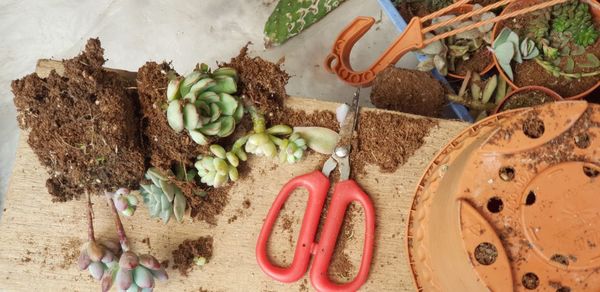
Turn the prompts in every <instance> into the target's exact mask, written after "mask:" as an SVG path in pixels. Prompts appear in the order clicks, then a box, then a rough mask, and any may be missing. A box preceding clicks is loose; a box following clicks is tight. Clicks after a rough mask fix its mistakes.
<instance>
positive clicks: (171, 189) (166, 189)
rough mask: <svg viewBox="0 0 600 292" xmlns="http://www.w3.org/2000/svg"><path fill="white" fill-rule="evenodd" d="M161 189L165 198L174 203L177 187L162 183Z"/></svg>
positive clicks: (162, 181)
mask: <svg viewBox="0 0 600 292" xmlns="http://www.w3.org/2000/svg"><path fill="white" fill-rule="evenodd" d="M160 188H161V189H162V191H163V193H164V194H165V196H166V197H167V198H168V199H169V201H173V196H175V189H176V188H177V187H176V186H175V185H173V184H170V183H168V182H167V181H164V180H161V181H160Z"/></svg>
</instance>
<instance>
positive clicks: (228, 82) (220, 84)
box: [210, 76, 237, 94]
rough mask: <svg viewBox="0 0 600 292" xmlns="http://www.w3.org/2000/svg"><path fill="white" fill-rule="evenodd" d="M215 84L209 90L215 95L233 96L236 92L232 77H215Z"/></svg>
mask: <svg viewBox="0 0 600 292" xmlns="http://www.w3.org/2000/svg"><path fill="white" fill-rule="evenodd" d="M215 81H216V84H215V85H213V86H212V87H211V88H210V90H211V91H214V92H216V93H228V94H233V93H236V92H237V84H236V82H235V79H233V77H229V76H216V77H215Z"/></svg>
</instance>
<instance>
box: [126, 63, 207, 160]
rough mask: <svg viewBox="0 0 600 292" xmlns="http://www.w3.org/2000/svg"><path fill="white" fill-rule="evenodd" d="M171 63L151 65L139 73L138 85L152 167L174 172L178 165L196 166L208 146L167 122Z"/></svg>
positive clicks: (143, 124) (144, 67)
mask: <svg viewBox="0 0 600 292" xmlns="http://www.w3.org/2000/svg"><path fill="white" fill-rule="evenodd" d="M171 71H173V69H172V68H171V67H170V65H169V64H167V63H161V64H158V63H155V62H148V63H146V64H145V65H144V66H143V67H141V68H140V69H139V70H138V74H137V86H138V92H139V98H140V105H141V108H142V123H141V125H142V127H143V131H144V136H145V138H146V141H145V142H146V144H147V146H149V151H150V164H151V165H153V166H155V167H158V168H161V169H170V168H171V166H172V165H173V164H174V163H184V164H185V165H193V164H194V162H195V160H196V156H197V155H198V154H199V153H203V152H206V150H207V149H208V148H207V146H202V145H198V144H196V143H195V142H194V141H193V140H192V139H191V138H190V136H189V135H188V133H187V132H186V131H182V132H181V133H176V132H175V131H173V129H171V126H169V123H168V121H167V115H166V113H165V111H166V107H165V106H166V104H167V84H168V78H167V73H168V72H171Z"/></svg>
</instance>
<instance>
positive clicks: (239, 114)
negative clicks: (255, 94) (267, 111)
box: [233, 103, 244, 124]
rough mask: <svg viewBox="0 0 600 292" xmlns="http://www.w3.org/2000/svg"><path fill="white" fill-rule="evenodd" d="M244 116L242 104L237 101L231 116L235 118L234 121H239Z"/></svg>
mask: <svg viewBox="0 0 600 292" xmlns="http://www.w3.org/2000/svg"><path fill="white" fill-rule="evenodd" d="M243 117H244V106H243V105H242V104H241V103H239V104H238V106H237V108H235V113H233V118H234V119H235V123H236V124H237V123H239V122H240V121H241V120H242V118H243Z"/></svg>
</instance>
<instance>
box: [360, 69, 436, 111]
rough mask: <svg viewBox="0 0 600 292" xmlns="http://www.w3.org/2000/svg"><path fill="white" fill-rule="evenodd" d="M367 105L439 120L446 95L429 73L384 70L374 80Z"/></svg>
mask: <svg viewBox="0 0 600 292" xmlns="http://www.w3.org/2000/svg"><path fill="white" fill-rule="evenodd" d="M425 89H426V90H425ZM371 102H372V103H373V105H375V106H376V107H378V108H382V109H388V110H395V111H400V112H405V113H410V114H415V115H422V116H429V117H439V116H440V113H441V110H442V107H443V106H444V105H445V104H446V94H445V89H444V87H443V86H442V84H441V83H440V82H439V81H438V80H437V79H435V78H434V77H433V76H432V75H431V73H429V72H422V71H418V70H408V69H401V68H394V67H388V68H386V69H385V70H383V71H381V72H380V73H379V74H377V77H376V78H375V82H374V83H373V89H372V91H371Z"/></svg>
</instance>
